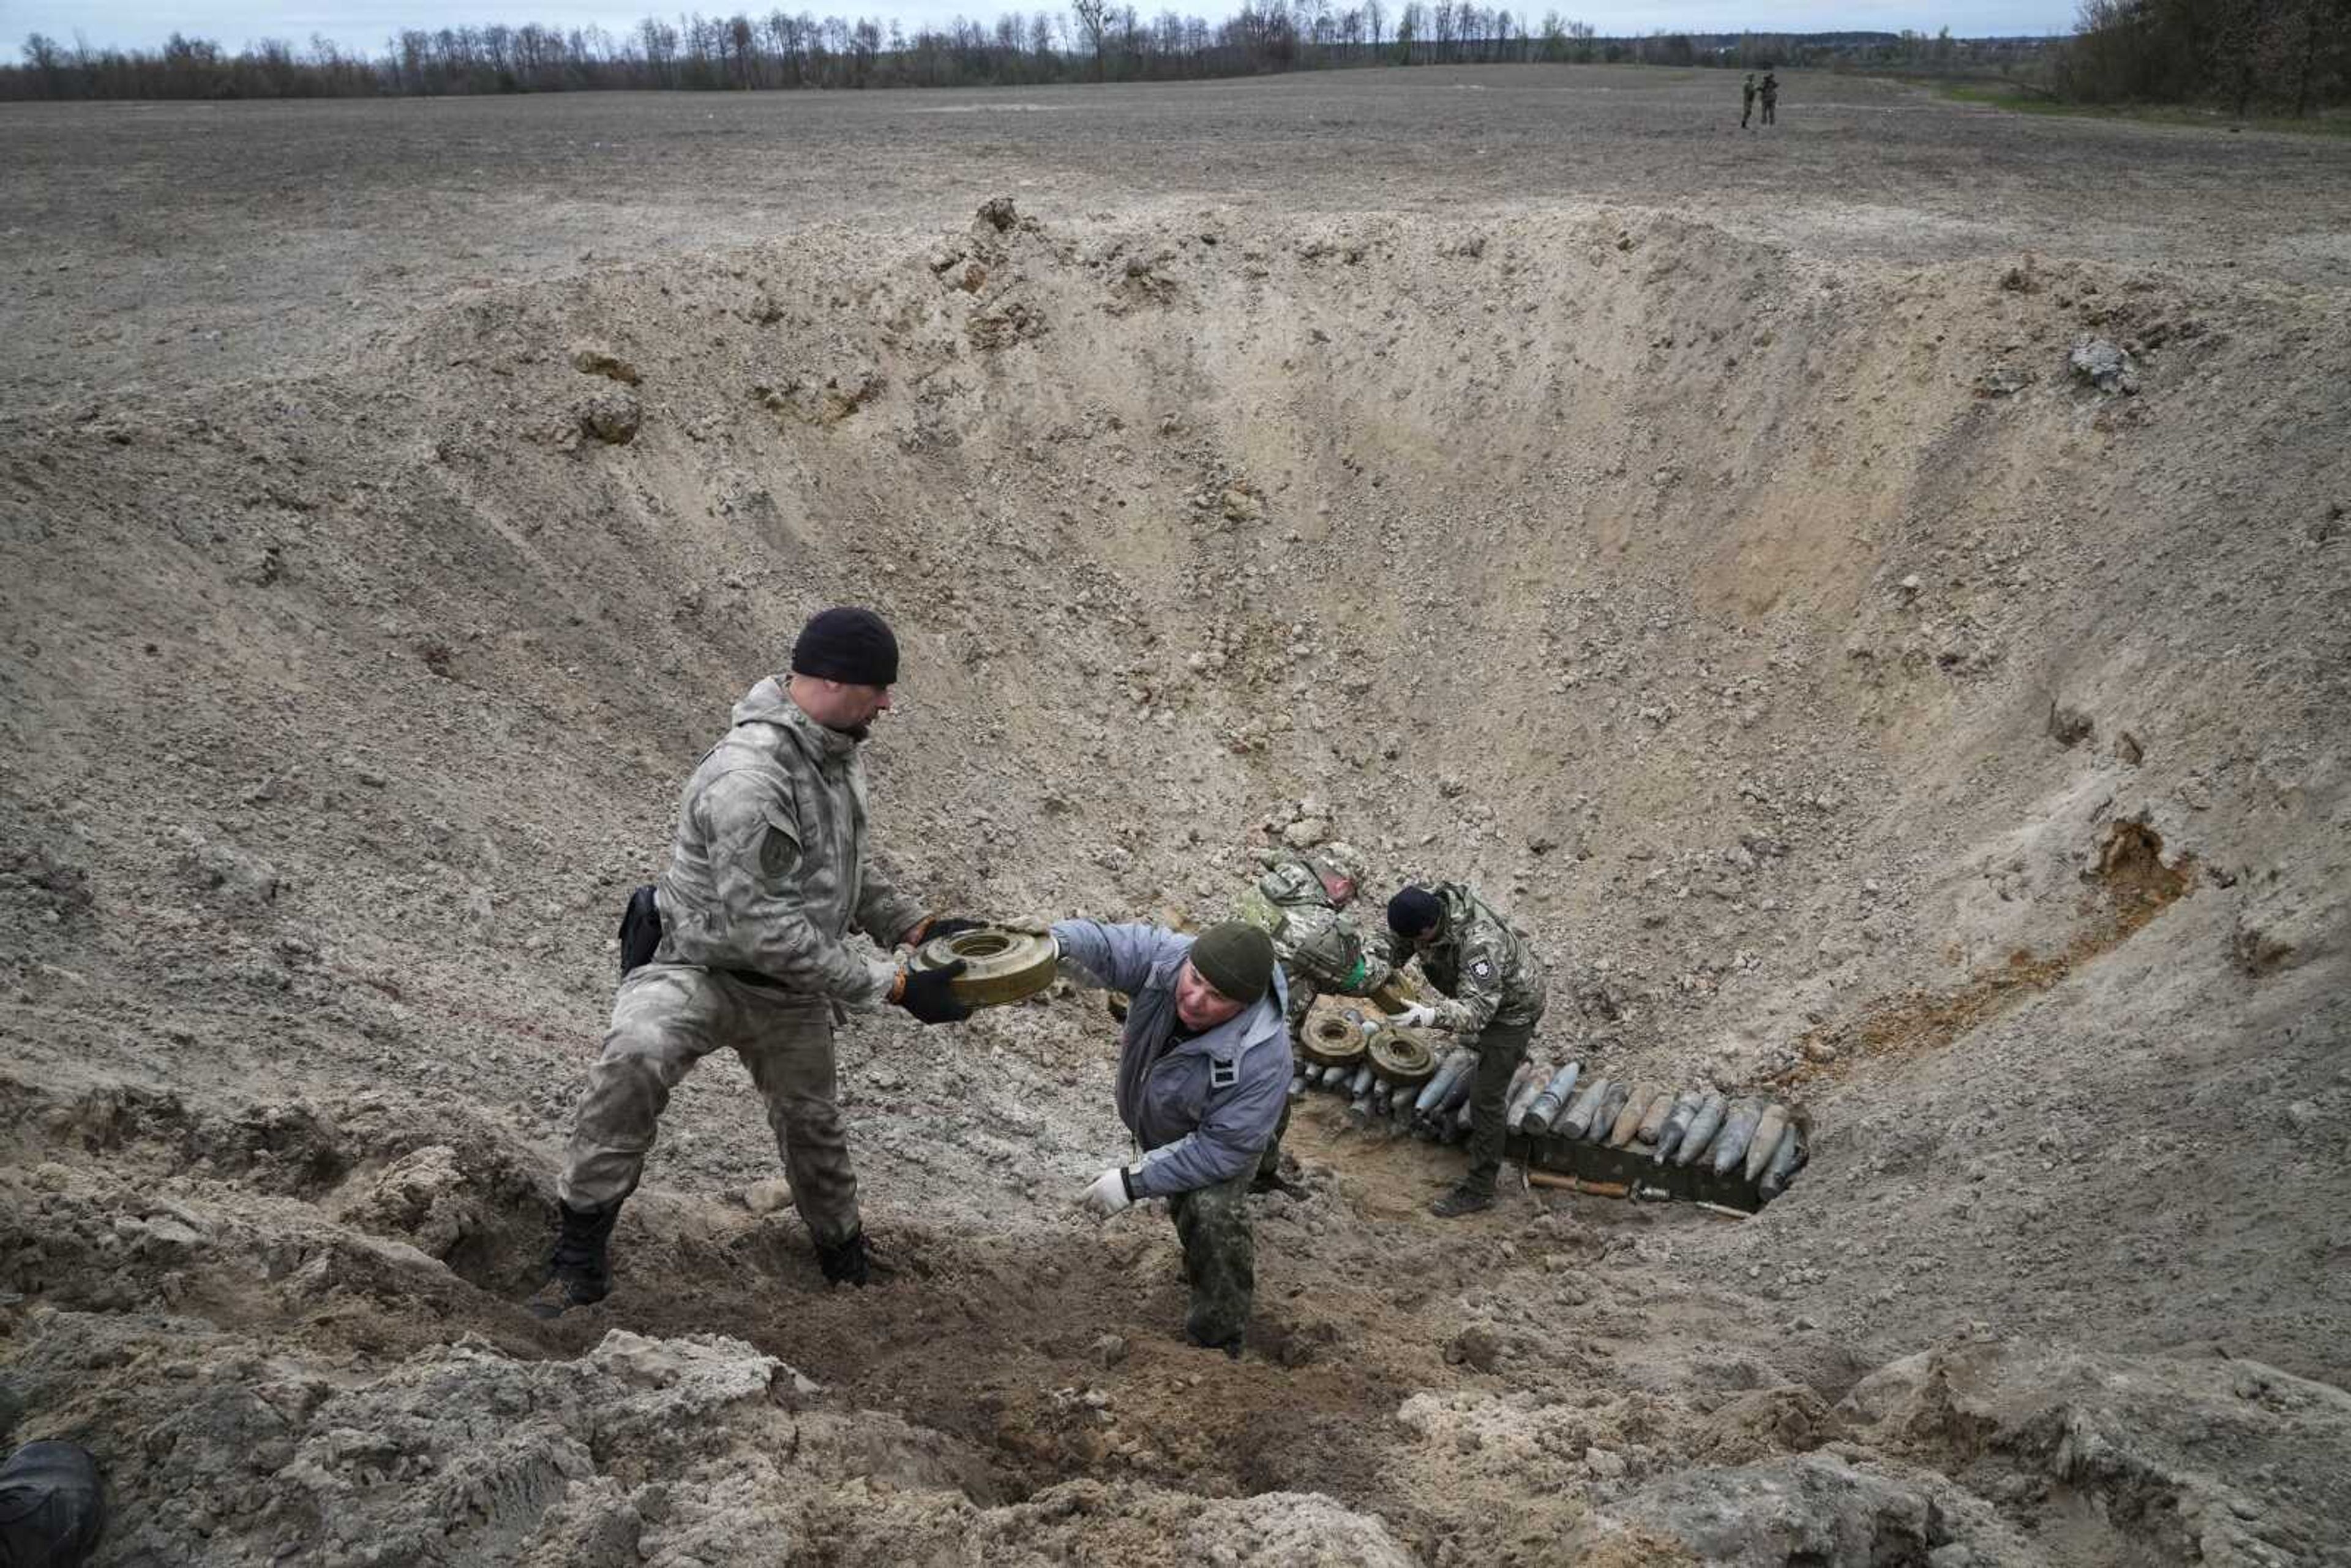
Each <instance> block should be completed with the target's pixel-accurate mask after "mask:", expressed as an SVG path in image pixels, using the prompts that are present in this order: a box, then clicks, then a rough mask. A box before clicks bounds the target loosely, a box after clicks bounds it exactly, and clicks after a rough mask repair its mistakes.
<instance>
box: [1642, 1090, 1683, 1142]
mask: <svg viewBox="0 0 2351 1568" xmlns="http://www.w3.org/2000/svg"><path fill="white" fill-rule="evenodd" d="M1673 1109H1674V1092H1673V1091H1672V1090H1670V1089H1660V1090H1658V1091H1657V1092H1656V1097H1655V1098H1653V1099H1651V1100H1650V1102H1649V1110H1648V1113H1647V1114H1646V1115H1644V1116H1643V1117H1642V1118H1641V1124H1640V1125H1639V1126H1637V1127H1635V1128H1634V1129H1633V1141H1634V1142H1635V1143H1637V1144H1643V1145H1649V1146H1652V1147H1654V1146H1655V1145H1656V1141H1657V1139H1658V1138H1659V1137H1661V1136H1663V1135H1664V1134H1665V1130H1666V1118H1667V1116H1668V1115H1670V1114H1672V1113H1673Z"/></svg>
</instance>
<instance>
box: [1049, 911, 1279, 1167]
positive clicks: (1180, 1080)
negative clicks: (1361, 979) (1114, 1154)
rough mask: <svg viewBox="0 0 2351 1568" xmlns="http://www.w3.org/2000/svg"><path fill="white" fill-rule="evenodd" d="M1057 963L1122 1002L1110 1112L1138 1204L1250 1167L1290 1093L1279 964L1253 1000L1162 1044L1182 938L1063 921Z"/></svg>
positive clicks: (1170, 1033) (1168, 1032)
mask: <svg viewBox="0 0 2351 1568" xmlns="http://www.w3.org/2000/svg"><path fill="white" fill-rule="evenodd" d="M1053 937H1054V940H1055V941H1057V942H1059V943H1060V944H1061V956H1062V960H1063V961H1064V962H1065V963H1068V964H1071V965H1073V966H1075V967H1078V968H1079V969H1081V970H1083V971H1085V972H1086V973H1088V974H1090V975H1092V976H1093V977H1095V978H1096V979H1098V980H1100V981H1101V982H1102V984H1103V985H1105V986H1108V987H1110V988H1112V989H1113V990H1119V991H1124V992H1126V993H1127V995H1128V997H1129V998H1131V999H1130V1001H1129V1003H1128V1005H1127V1009H1126V1032H1125V1033H1124V1034H1123V1036H1121V1037H1120V1040H1119V1051H1118V1114H1119V1119H1120V1120H1121V1121H1123V1122H1124V1123H1125V1124H1126V1125H1127V1130H1128V1131H1130V1132H1132V1133H1133V1134H1134V1138H1135V1142H1137V1143H1139V1144H1141V1145H1143V1149H1144V1155H1143V1164H1142V1165H1141V1166H1138V1167H1137V1168H1135V1169H1134V1171H1133V1172H1132V1173H1131V1174H1130V1176H1129V1177H1128V1184H1127V1185H1128V1186H1131V1187H1132V1188H1133V1189H1134V1194H1135V1196H1136V1197H1166V1196H1168V1195H1169V1194H1171V1193H1178V1192H1191V1191H1193V1190H1195V1189H1196V1188H1198V1187H1204V1186H1215V1185H1216V1184H1217V1183H1218V1182H1221V1181H1229V1180H1231V1179H1232V1178H1233V1177H1234V1176H1239V1175H1240V1174H1241V1173H1243V1172H1244V1171H1248V1170H1251V1169H1253V1168H1255V1166H1256V1165H1257V1162H1258V1156H1259V1155H1260V1154H1262V1153H1263V1152H1264V1150H1265V1146H1266V1145H1267V1144H1269V1143H1270V1142H1272V1140H1273V1133H1274V1128H1275V1127H1276V1126H1277V1125H1279V1124H1280V1121H1281V1108H1282V1104H1283V1102H1284V1101H1285V1099H1286V1098H1287V1096H1288V1094H1289V1090H1290V1043H1289V1040H1290V1030H1289V1026H1288V1024H1286V1023H1285V1022H1284V1021H1283V1019H1282V1013H1283V1009H1285V1008H1286V1007H1287V1006H1288V1003H1289V987H1288V985H1287V984H1286V983H1285V982H1284V980H1283V978H1282V974H1281V968H1280V966H1279V965H1276V966H1275V967H1274V971H1273V983H1272V985H1271V987H1270V988H1269V989H1268V990H1267V992H1266V994H1265V995H1264V996H1263V997H1261V998H1259V999H1258V1000H1257V1001H1256V1002H1255V1003H1254V1004H1253V1005H1251V1006H1249V1007H1247V1008H1244V1009H1241V1010H1240V1011H1239V1012H1238V1013H1236V1014H1235V1015H1233V1017H1231V1018H1229V1019H1226V1020H1225V1021H1224V1022H1223V1023H1220V1024H1218V1025H1217V1027H1216V1028H1214V1029H1212V1030H1207V1031H1206V1032H1205V1033H1202V1034H1197V1035H1195V1036H1193V1037H1192V1038H1191V1039H1190V1040H1185V1041H1184V1042H1182V1043H1181V1044H1178V1045H1173V1046H1171V1045H1170V1043H1169V1042H1170V1040H1172V1039H1173V1037H1174V1035H1175V1030H1176V1027H1177V1024H1176V1019H1175V976H1176V972H1177V971H1178V970H1180V969H1182V968H1183V967H1184V959H1185V956H1186V954H1188V953H1190V952H1191V950H1192V938H1191V937H1189V936H1184V935H1183V934H1181V933H1179V932H1175V931H1170V930H1168V929H1166V928H1165V926H1159V925H1102V923H1100V922H1099V921H1093V920H1064V921H1061V922H1059V923H1057V924H1056V925H1054V927H1053Z"/></svg>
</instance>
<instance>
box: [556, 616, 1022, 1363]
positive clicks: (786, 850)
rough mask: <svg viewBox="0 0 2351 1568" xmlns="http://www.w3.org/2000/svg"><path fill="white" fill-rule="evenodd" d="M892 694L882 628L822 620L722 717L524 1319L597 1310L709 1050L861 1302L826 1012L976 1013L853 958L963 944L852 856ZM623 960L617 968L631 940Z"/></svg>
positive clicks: (859, 620)
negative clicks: (925, 944) (641, 1183)
mask: <svg viewBox="0 0 2351 1568" xmlns="http://www.w3.org/2000/svg"><path fill="white" fill-rule="evenodd" d="M897 678H898V643H897V639H896V638H895V637H894V636H893V634H892V632H891V631H890V628H889V626H888V625H887V624H886V623H884V622H883V619H882V618H881V617H880V616H879V615H876V614H874V613H873V612H872V611H870V610H857V609H847V608H843V609H833V610H827V611H824V612H821V613H820V614H818V615H816V616H814V617H813V618H811V619H810V622H809V623H808V625H807V626H806V627H805V628H804V629H803V630H802V631H801V632H800V635H799V641H798V642H797V643H794V644H793V647H792V666H791V674H789V676H787V677H782V678H778V677H773V676H771V677H769V678H768V679H766V680H763V681H761V682H760V683H759V684H758V685H756V686H754V687H752V688H751V691H750V694H749V695H747V696H746V697H744V699H743V700H742V701H741V702H739V703H737V704H736V705H735V715H734V726H733V727H732V728H730V729H729V730H728V731H727V732H726V737H725V738H723V739H722V740H720V741H719V743H718V744H717V745H716V746H714V747H711V748H710V750H709V752H708V753H706V754H705V756H704V757H703V758H702V762H701V764H700V765H699V766H698V767H696V768H695V770H694V776H693V777H692V778H691V779H687V780H686V783H685V789H684V793H683V794H682V795H681V796H680V797H679V800H678V810H677V831H676V836H675V839H674V843H673V845H672V848H671V852H670V861H669V866H668V868H667V869H666V870H664V872H663V873H662V874H661V879H660V881H659V882H658V883H656V884H655V885H654V888H653V902H654V904H656V905H657V906H658V909H659V943H658V945H657V946H653V948H652V951H651V953H650V955H649V956H647V961H645V962H643V963H639V964H636V965H635V967H626V966H629V965H630V964H631V963H632V955H631V954H630V953H629V952H627V951H626V950H625V946H626V942H627V935H626V931H625V928H624V938H623V940H624V951H623V954H622V964H623V966H624V973H623V977H622V981H621V989H620V994H619V996H618V997H616V998H614V1000H613V1003H612V1025H611V1030H609V1031H608V1032H607V1033H606V1034H605V1036H604V1049H603V1051H602V1053H601V1055H600V1056H598V1058H597V1059H596V1063H595V1065H594V1066H593V1067H591V1068H590V1070H589V1073H588V1092H587V1093H586V1094H585V1095H583V1096H582V1097H581V1098H580V1108H579V1111H578V1113H577V1114H576V1116H575V1118H574V1121H573V1124H572V1131H571V1141H570V1143H569V1146H568V1147H567V1148H566V1149H565V1151H564V1158H563V1174H562V1176H561V1179H560V1180H559V1182H558V1184H557V1186H556V1197H557V1199H558V1205H559V1209H560V1211H561V1214H560V1221H561V1228H560V1234H559V1236H558V1238H557V1240H556V1245H555V1256H554V1259H553V1260H552V1262H551V1264H550V1265H549V1278H548V1281H547V1282H546V1284H545V1285H543V1286H541V1287H540V1289H539V1291H538V1293H537V1294H536V1295H534V1296H533V1297H532V1298H531V1301H530V1302H529V1305H530V1309H531V1311H532V1312H536V1313H538V1315H539V1316H541V1317H555V1316H558V1315H559V1314H560V1313H562V1312H564V1311H566V1310H567V1309H569V1308H571V1307H577V1306H584V1305H587V1304H589V1303H590V1302H593V1301H601V1300H602V1299H603V1298H604V1296H605V1294H606V1293H607V1291H609V1290H610V1288H611V1279H610V1274H609V1270H608V1267H607V1263H606V1259H605V1250H606V1247H607V1244H608V1242H609V1241H610V1239H611V1234H612V1225H613V1222H614V1220H615V1219H616V1218H618V1217H619V1214H620V1210H621V1205H622V1201H623V1200H625V1199H626V1198H627V1197H628V1196H629V1194H630V1193H632V1191H634V1190H635V1189H636V1185H637V1179H638V1177H639V1176H640V1175H642V1174H643V1170H644V1164H645V1156H646V1155H647V1154H649V1153H650V1152H651V1151H652V1149H653V1136H654V1132H655V1128H656V1125H657V1124H658V1123H659V1121H660V1119H661V1113H662V1111H663V1109H664V1107H665V1106H666V1105H667V1104H668V1103H669V1096H670V1092H671V1091H672V1090H673V1089H674V1088H675V1087H676V1086H677V1085H678V1083H679V1082H681V1081H682V1080H683V1079H684V1077H685V1075H686V1073H687V1071H690V1070H691V1069H692V1068H693V1066H694V1064H695V1062H696V1061H700V1060H701V1059H702V1058H703V1057H705V1056H706V1055H708V1054H709V1053H710V1052H711V1051H716V1050H719V1049H720V1048H722V1047H726V1048H731V1049H732V1050H733V1051H735V1052H736V1053H737V1055H738V1056H740V1057H741V1058H742V1059H743V1064H744V1065H745V1066H746V1067H747V1068H748V1069H749V1070H750V1073H751V1081H752V1082H754V1083H755V1084H757V1085H758V1090H759V1094H760V1097H761V1098H762V1099H763V1100H765V1101H766V1102H767V1108H768V1125H769V1126H770V1127H771V1128H772V1129H773V1130H774V1132H775V1137H776V1145H777V1147H778V1150H779V1151H780V1152H781V1154H782V1155H783V1159H784V1168H785V1170H786V1172H787V1174H788V1175H789V1177H790V1180H791V1187H792V1204H793V1207H796V1208H798V1209H799V1213H800V1218H802V1219H803V1220H805V1221H806V1222H807V1224H808V1228H809V1232H810V1236H811V1237H812V1238H813V1239H814V1240H815V1243H816V1251H817V1260H818V1262H819V1263H820V1265H821V1266H822V1268H823V1270H824V1274H825V1278H826V1279H828V1280H830V1281H833V1282H834V1283H836V1284H838V1283H841V1281H848V1282H850V1283H852V1284H859V1285H862V1284H863V1283H864V1282H865V1280H866V1273H867V1261H866V1249H865V1232H864V1228H863V1226H862V1223H861V1222H860V1220H859V1217H858V1210H857V1176H856V1173H855V1171H854V1170H852V1167H851V1165H850V1159H849V1138H848V1133H847V1129H846V1128H845V1127H844V1126H843V1124H842V1122H841V1107H840V1104H839V1103H838V1099H837V1091H836V1088H835V1085H834V1079H833V1049H832V1028H833V1020H834V1017H835V1009H846V1008H858V1009H871V1008H876V1007H880V1006H882V1005H883V1004H884V1003H895V1004H896V1005H898V1006H900V1007H903V1008H904V1009H906V1010H907V1011H908V1012H911V1013H913V1014H914V1016H915V1017H916V1018H918V1019H922V1020H923V1021H924V1022H925V1023H947V1022H953V1021H956V1020H957V1019H963V1018H967V1017H969V1016H970V1012H971V1009H969V1008H967V1007H965V1006H964V1005H963V1004H962V1003H960V1002H958V1001H956V999H955V998H954V997H953V996H952V995H951V994H949V990H948V981H949V980H950V979H951V978H952V977H953V976H954V975H955V973H956V971H958V970H960V969H961V967H962V966H961V965H959V964H956V965H950V966H948V967H945V968H941V969H935V970H929V971H910V970H907V969H904V968H901V967H899V966H898V965H897V964H896V963H895V962H893V960H892V959H890V958H888V957H885V956H882V955H881V954H879V953H876V952H874V951H872V949H870V948H862V947H858V946H852V944H851V943H850V941H849V939H848V938H849V934H850V932H851V931H852V929H854V930H856V931H860V932H862V933H863V934H864V935H865V936H867V937H868V938H870V939H871V940H872V942H874V943H875V944H876V945H877V946H880V947H882V948H884V949H887V948H889V947H891V946H895V945H897V944H901V943H905V944H914V943H919V942H922V941H925V940H927V939H928V938H929V937H931V936H944V935H946V934H948V933H950V932H954V931H957V930H963V929H967V928H969V927H970V926H971V925H974V924H976V922H972V921H967V920H950V919H938V918H933V917H930V916H926V915H925V914H924V912H923V907H922V905H920V904H916V903H914V901H913V900H912V899H909V898H907V897H906V896H904V894H901V893H899V892H898V890H897V889H896V888H894V887H893V886H892V885H891V884H890V882H889V879H888V878H887V877H886V876H885V875H884V874H883V871H882V868H881V867H880V866H879V865H877V864H876V863H874V862H873V861H872V859H871V858H870V857H869V855H868V854H867V844H866V824H865V771H864V767H863V764H862V761H861V760H860V759H859V757H858V746H859V744H860V743H861V742H862V741H863V740H864V739H865V737H866V735H867V733H868V731H869V727H871V725H872V722H873V720H874V719H875V718H877V717H878V716H881V715H882V714H883V713H885V712H887V711H888V710H889V706H890V687H891V685H892V684H893V682H895V681H896V680H897ZM648 935H650V933H648Z"/></svg>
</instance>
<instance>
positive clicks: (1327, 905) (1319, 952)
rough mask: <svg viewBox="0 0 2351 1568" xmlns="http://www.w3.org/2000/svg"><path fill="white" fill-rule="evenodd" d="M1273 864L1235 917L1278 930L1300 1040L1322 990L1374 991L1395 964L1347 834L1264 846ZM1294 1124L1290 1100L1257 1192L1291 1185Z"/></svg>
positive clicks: (1293, 1029) (1236, 907)
mask: <svg viewBox="0 0 2351 1568" xmlns="http://www.w3.org/2000/svg"><path fill="white" fill-rule="evenodd" d="M1263 857H1264V861H1265V872H1264V873H1263V874H1262V875H1260V876H1259V878H1258V879H1257V881H1256V882H1254V883H1251V884H1250V885H1249V891H1248V892H1247V893H1244V894H1241V896H1240V897H1239V899H1238V900H1237V901H1236V902H1235V903H1234V904H1233V914H1232V917H1233V918H1234V919H1236V920H1245V921H1247V922H1249V924H1250V925H1254V926H1256V927H1258V928H1259V930H1261V931H1263V932H1264V933H1265V934H1266V935H1267V936H1270V937H1272V938H1273V951H1274V956H1275V957H1276V958H1277V959H1279V960H1280V964H1281V972H1282V975H1283V977H1285V978H1286V979H1287V980H1288V981H1289V983H1290V1034H1291V1037H1292V1039H1293V1040H1294V1039H1295V1037H1296V1035H1297V1032H1298V1028H1299V1025H1300V1023H1301V1021H1302V1020H1303V1019H1305V1017H1306V1009H1308V1008H1309V1007H1311V1005H1312V1004H1313V1001H1314V998H1315V997H1317V996H1318V995H1322V994H1326V993H1327V994H1331V995H1335V996H1343V997H1367V996H1369V995H1371V994H1372V992H1373V991H1374V990H1375V989H1377V988H1379V987H1381V986H1382V985H1384V984H1386V983H1387V982H1388V980H1389V979H1391V978H1392V977H1394V976H1395V968H1394V967H1392V966H1391V965H1389V964H1388V963H1387V962H1385V961H1384V959H1381V958H1378V957H1374V956H1373V951H1372V945H1371V944H1368V943H1367V942H1366V941H1365V940H1364V933H1363V931H1362V930H1361V929H1360V928H1359V927H1358V926H1357V925H1356V924H1355V922H1354V919H1353V917H1352V916H1351V915H1348V914H1347V913H1346V909H1347V905H1349V904H1353V902H1354V900H1355V894H1357V893H1358V892H1360V891H1361V890H1362V888H1363V885H1364V857H1363V856H1362V855H1361V854H1359V853H1357V852H1356V851H1355V849H1354V847H1353V845H1351V844H1347V843H1344V842H1342V841H1335V840H1334V841H1332V842H1330V843H1327V844H1324V845H1323V846H1322V848H1320V849H1317V850H1313V851H1303V850H1293V849H1287V848H1283V849H1274V850H1268V851H1265V852H1263ZM1289 1131H1290V1102H1289V1101H1288V1100H1287V1099H1285V1100H1284V1101H1283V1102H1282V1105H1281V1122H1280V1125H1278V1126H1277V1127H1276V1128H1275V1129H1274V1134H1273V1142H1271V1143H1270V1144H1268V1145H1266V1148H1265V1156H1264V1158H1263V1159H1262V1160H1261V1161H1260V1162H1259V1165H1258V1171H1257V1179H1256V1180H1255V1181H1254V1182H1253V1183H1252V1184H1251V1186H1252V1190H1254V1191H1257V1192H1273V1191H1277V1190H1291V1189H1290V1183H1289V1182H1288V1181H1286V1180H1285V1179H1284V1178H1283V1176H1282V1174H1281V1140H1282V1136H1283V1134H1287V1133H1288V1132H1289Z"/></svg>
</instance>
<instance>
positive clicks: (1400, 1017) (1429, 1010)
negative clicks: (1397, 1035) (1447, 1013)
mask: <svg viewBox="0 0 2351 1568" xmlns="http://www.w3.org/2000/svg"><path fill="white" fill-rule="evenodd" d="M1436 1021H1437V1009H1435V1008H1433V1007H1430V1006H1429V1005H1428V1004H1427V1003H1426V1002H1415V1003H1413V1004H1412V1005H1411V1006H1410V1007H1407V1008H1405V1009H1404V1011H1402V1012H1400V1013H1390V1014H1389V1015H1388V1022H1389V1023H1390V1024H1392V1025H1394V1026H1395V1028H1397V1029H1426V1028H1427V1027H1428V1026H1429V1025H1431V1024H1433V1023H1435V1022H1436Z"/></svg>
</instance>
